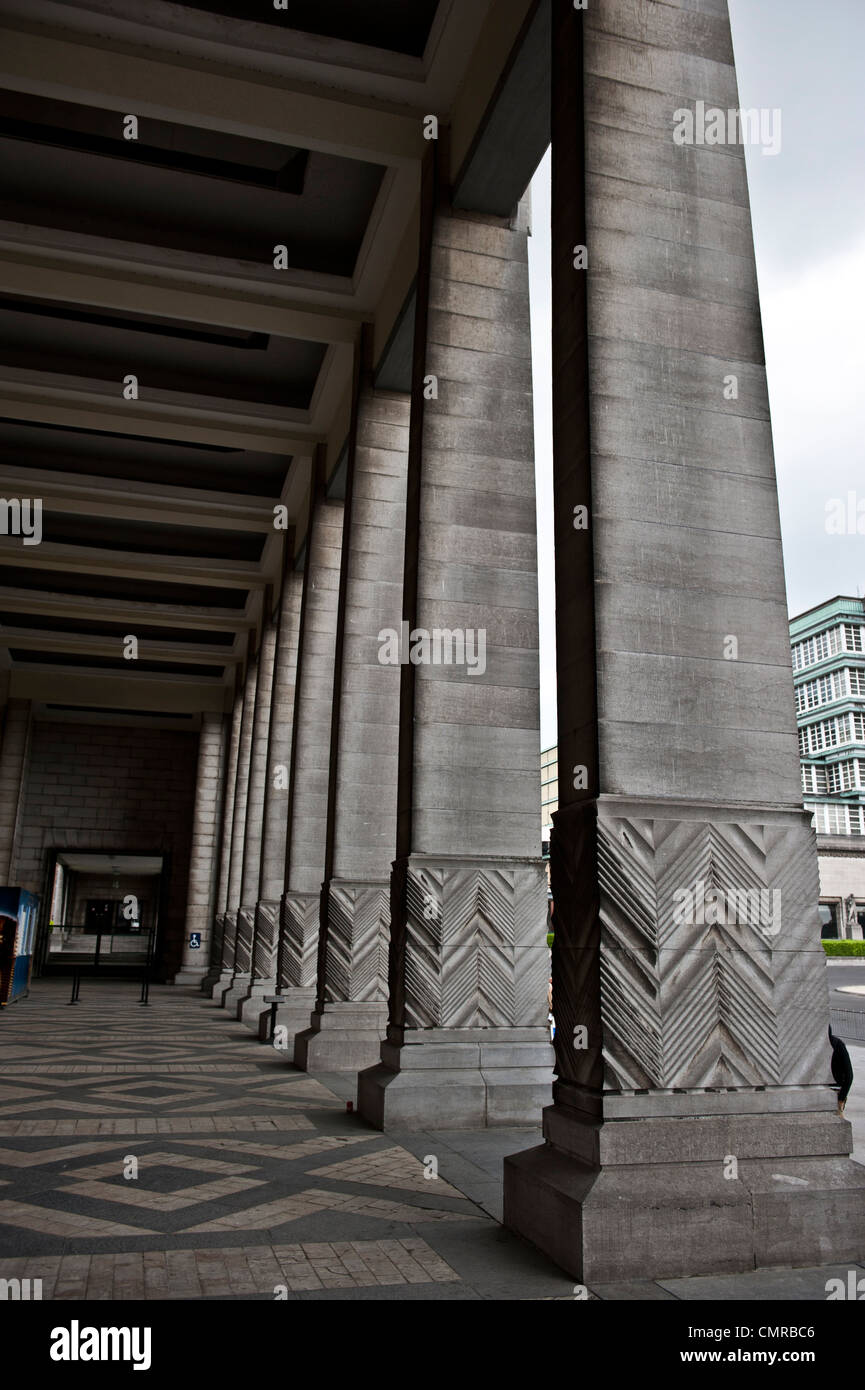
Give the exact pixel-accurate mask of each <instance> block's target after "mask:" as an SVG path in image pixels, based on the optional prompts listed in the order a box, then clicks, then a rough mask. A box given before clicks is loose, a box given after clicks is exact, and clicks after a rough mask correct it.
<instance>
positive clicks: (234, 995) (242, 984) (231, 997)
mask: <svg viewBox="0 0 865 1390" xmlns="http://www.w3.org/2000/svg"><path fill="white" fill-rule="evenodd" d="M251 979H252V976H251V975H249V974H246V975H235V976H234V977H233V979H232V980H231V983H230V985H229V987H228V989H227V990H226V991H225V993H224V995H223V996H222V1007H223V1008H224V1009H229V1010H230V1011H231V1013H234V1014H236V1012H237V1006H238V1004H242V1003H243V1001H244V999H245V998H246V997H247V995H248V994H249V989H250V981H251Z"/></svg>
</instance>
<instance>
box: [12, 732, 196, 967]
mask: <svg viewBox="0 0 865 1390" xmlns="http://www.w3.org/2000/svg"><path fill="white" fill-rule="evenodd" d="M197 756H198V734H197V733H176V732H175V731H174V730H170V729H134V728H129V727H123V726H109V725H106V726H101V725H91V724H51V723H35V724H34V725H33V732H32V741H31V747H30V761H29V767H28V770H27V778H26V790H25V800H24V808H23V814H22V817H21V822H20V830H19V836H18V845H17V855H16V863H15V866H14V874H13V877H12V881H13V882H17V883H20V884H21V885H22V886H23V887H25V888H29V889H31V891H33V892H39V893H41V892H42V891H43V888H44V875H45V867H46V857H47V853H48V851H49V850H51V849H79V850H83V849H86V850H101V851H105V850H117V851H124V852H126V853H129V854H146V853H161V854H164V855H167V856H170V859H169V863H168V865H167V873H168V886H167V906H166V910H165V915H164V917H163V919H162V922H161V930H160V937H161V940H162V950H161V963H162V966H163V969H164V972H165V974H172V973H173V972H174V970H176V969H179V966H180V956H181V949H182V943H183V933H184V920H185V911H186V890H187V881H188V877H189V849H190V842H191V838H192V816H193V808H194V802H195V769H196V760H197Z"/></svg>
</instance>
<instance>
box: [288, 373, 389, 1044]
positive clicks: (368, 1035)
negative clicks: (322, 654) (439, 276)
mask: <svg viewBox="0 0 865 1390" xmlns="http://www.w3.org/2000/svg"><path fill="white" fill-rule="evenodd" d="M410 412H411V398H410V397H409V396H404V395H399V394H395V393H388V392H383V391H378V392H376V391H373V390H372V389H364V390H362V391H361V393H360V397H359V400H358V404H357V414H356V423H355V433H354V440H353V445H352V449H351V456H350V459H349V482H348V487H347V496H346V504H345V505H346V512H345V528H346V537H347V539H346V543H345V544H344V546H343V556H342V580H341V603H340V632H339V645H338V650H337V667H336V669H337V688H336V690H335V694H334V718H333V727H332V731H331V781H330V801H329V806H328V845H327V848H328V854H327V863H326V866H325V887H324V892H323V894H322V914H321V936H320V940H319V954H318V980H317V998H316V1006H315V1013H314V1014H313V1017H312V1022H311V1028H310V1030H309V1031H308V1032H305V1033H301V1034H300V1035H299V1036H298V1037H297V1038H296V1039H295V1045H294V1061H295V1065H296V1066H299V1067H302V1068H304V1069H305V1070H306V1069H308V1070H312V1071H357V1070H358V1068H360V1067H366V1066H371V1065H372V1064H373V1063H374V1062H375V1061H376V1060H377V1059H378V1056H379V1051H380V1048H381V1043H382V1040H383V1038H384V1034H385V1028H386V1024H387V960H388V939H389V926H390V889H389V879H390V868H391V864H392V862H393V855H394V848H395V845H396V799H397V775H398V756H397V746H398V739H399V695H400V667H399V665H398V664H395V663H389V664H388V663H385V662H384V661H383V660H382V659H381V658H382V654H383V652H384V655H388V651H387V643H386V640H383V639H386V633H387V631H388V630H390V631H392V632H393V633H394V635H395V636H396V634H398V632H399V629H400V622H401V616H402V571H403V548H404V540H405V502H406V474H407V468H408V435H409V416H410Z"/></svg>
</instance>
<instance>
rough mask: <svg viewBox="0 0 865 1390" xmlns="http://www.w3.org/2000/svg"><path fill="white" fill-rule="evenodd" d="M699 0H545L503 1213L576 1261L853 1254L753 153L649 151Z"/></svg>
mask: <svg viewBox="0 0 865 1390" xmlns="http://www.w3.org/2000/svg"><path fill="white" fill-rule="evenodd" d="M723 9H724V7H719V6H718V5H717V4H716V3H714V0H711V3H710V0H698V2H697V3H696V4H694V5H691V6H689V7H688V8H681V7H674V6H659V5H649V4H647V3H645V0H631V3H628V4H626V5H622V4H618V3H613V0H593V4H592V5H591V6H590V8H589V10H588V11H586V12H585V14H581V13H579V12H576V11H575V10H574V8H573V6H572V5H571V4H570V3H566V0H554V34H553V60H552V62H553V227H552V235H553V415H554V467H555V505H556V595H557V602H556V612H557V645H558V709H559V750H558V763H559V799H560V810H559V811H558V813H557V814H556V815H555V816H554V829H553V834H552V839H551V879H552V891H553V898H554V903H555V910H554V928H555V945H554V948H553V1013H554V1016H555V1020H556V1073H557V1081H556V1084H555V1087H554V1090H553V1104H552V1106H550V1107H549V1108H547V1109H546V1110H545V1112H544V1137H545V1141H546V1142H545V1143H544V1144H543V1145H541V1146H540V1147H539V1148H536V1149H531V1150H527V1151H525V1152H523V1153H521V1154H518V1155H514V1156H513V1157H510V1158H508V1159H506V1160H505V1188H504V1213H505V1223H506V1224H507V1225H509V1226H510V1227H511V1228H512V1229H513V1230H515V1231H518V1232H519V1233H520V1234H521V1235H523V1236H525V1237H526V1238H527V1239H529V1240H531V1241H533V1242H534V1243H535V1244H537V1245H539V1246H540V1247H541V1248H542V1249H543V1250H545V1251H546V1252H547V1253H548V1254H549V1255H551V1256H552V1257H553V1258H554V1259H555V1260H556V1261H557V1262H558V1263H559V1264H561V1265H562V1267H563V1268H565V1269H566V1270H567V1271H568V1272H569V1273H570V1274H572V1275H573V1276H574V1277H575V1278H578V1279H581V1280H583V1281H585V1282H592V1281H598V1282H604V1281H610V1280H621V1279H636V1278H643V1279H645V1278H659V1277H663V1276H675V1275H697V1274H708V1273H725V1272H728V1271H734V1270H744V1269H750V1268H754V1267H755V1266H761V1265H785V1264H789V1265H809V1264H827V1263H830V1262H835V1261H837V1262H846V1261H855V1260H858V1259H861V1258H862V1256H863V1254H865V1169H863V1168H862V1167H861V1166H860V1165H858V1164H855V1163H853V1162H852V1161H851V1160H850V1158H849V1156H848V1155H849V1153H850V1149H851V1131H850V1126H849V1124H848V1123H847V1122H846V1121H845V1120H842V1119H841V1118H839V1116H838V1115H837V1113H836V1106H835V1098H834V1095H833V1092H832V1091H831V1090H830V1088H829V1085H828V1083H829V1080H830V1071H829V1063H830V1058H831V1051H830V1048H829V1046H828V1038H827V1024H828V996H827V987H826V963H825V957H824V953H823V950H822V946H821V944H820V929H819V921H818V913H817V901H818V896H819V883H818V875H817V861H816V844H815V836H814V831H813V829H812V828H811V826H810V824H809V818H808V816H807V815H806V814H805V813H804V811H803V810H802V793H801V782H800V772H799V757H798V744H797V737H796V719H795V711H794V701H793V683H792V673H791V662H790V648H789V637H788V627H787V605H786V600H785V591H784V570H783V560H782V553H781V536H780V523H779V517H778V506H777V498H776V489H775V474H774V463H773V454H772V438H771V428H770V422H769V411H768V400H767V391H766V379H765V370H764V365H763V345H762V336H761V330H760V316H759V304H758V297H757V283H756V274H755V267H754V258H753V249H752V237H751V225H750V217H749V211H748V190H747V180H746V173H745V162H744V155H743V151H742V149H741V147H739V146H737V145H723V146H708V145H705V144H698V145H688V144H685V145H681V144H677V143H676V141H675V140H674V138H673V130H674V125H675V124H676V120H677V118H676V113H677V112H680V111H681V109H682V108H683V107H684V108H687V107H691V108H693V107H694V104H695V103H696V102H697V101H700V100H702V101H705V102H706V104H707V106H717V107H718V108H720V109H721V110H723V111H724V112H728V111H730V110H733V109H737V108H738V94H737V89H736V74H735V68H734V63H733V51H732V44H731V40H730V31H729V24H728V21H727V18H726V15H725V14H724V13H723ZM649 23H651V26H652V30H651V32H652V34H653V36H654V42H653V44H652V45H651V46H649V45H647V43H646V32H647V28H646V26H647V25H648V24H649ZM575 246H584V247H587V249H588V268H587V269H586V268H585V266H582V267H579V266H576V265H575V257H574V248H575Z"/></svg>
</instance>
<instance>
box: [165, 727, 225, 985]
mask: <svg viewBox="0 0 865 1390" xmlns="http://www.w3.org/2000/svg"><path fill="white" fill-rule="evenodd" d="M224 726H225V716H224V715H222V714H218V713H213V712H211V711H208V710H205V711H204V713H203V714H202V716H201V732H200V733H199V742H198V772H197V776H196V783H195V811H194V815H193V825H192V847H191V850H190V856H189V894H188V899H187V906H186V940H185V942H184V946H183V963H182V966H181V969H180V971H179V972H178V974H177V975H175V977H174V983H175V984H176V985H200V984H201V981H202V979H203V977H204V976H205V974H206V973H207V961H208V957H209V953H210V947H211V942H210V936H211V929H212V927H213V921H214V912H213V910H214V905H215V898H216V879H217V870H218V854H219V840H220V829H221V826H220V813H221V810H222V797H223V784H224V780H225V766H224V764H225V727H224ZM193 933H194V934H195V935H197V937H198V945H197V946H193V945H192V936H193Z"/></svg>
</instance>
